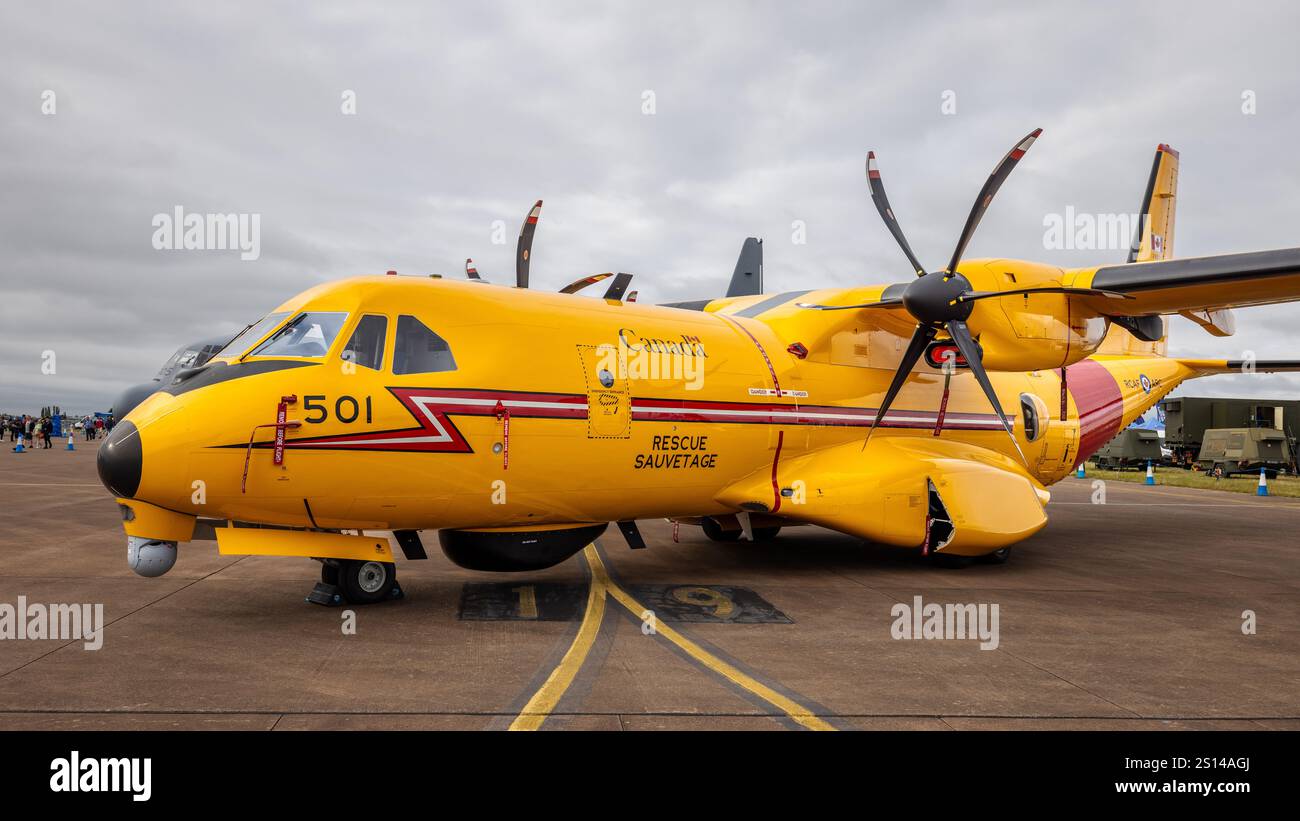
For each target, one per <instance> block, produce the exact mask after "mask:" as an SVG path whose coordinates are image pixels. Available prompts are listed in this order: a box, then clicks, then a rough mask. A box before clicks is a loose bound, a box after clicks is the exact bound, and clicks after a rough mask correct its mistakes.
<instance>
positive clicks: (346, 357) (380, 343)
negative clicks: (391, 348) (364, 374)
mask: <svg viewBox="0 0 1300 821" xmlns="http://www.w3.org/2000/svg"><path fill="white" fill-rule="evenodd" d="M387 335H388V317H386V316H378V315H376V314H367V315H366V316H363V317H361V321H360V322H358V323H357V328H356V330H354V331H353V332H352V338H351V339H349V340H348V344H346V345H344V346H343V351H342V353H341V354H340V356H341V357H342V358H343V361H344V362H351V363H353V364H354V365H360V366H361V367H363V368H370V369H371V370H375V371H377V370H379V369H380V368H381V367H383V364H384V337H385V336H387Z"/></svg>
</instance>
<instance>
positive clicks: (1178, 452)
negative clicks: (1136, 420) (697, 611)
mask: <svg viewBox="0 0 1300 821" xmlns="http://www.w3.org/2000/svg"><path fill="white" fill-rule="evenodd" d="M1160 406H1161V407H1162V408H1163V409H1164V412H1165V447H1167V448H1169V450H1170V452H1171V456H1170V461H1171V462H1172V464H1175V465H1178V466H1180V467H1184V468H1190V467H1192V466H1193V465H1195V464H1196V463H1197V459H1198V457H1199V456H1200V453H1201V446H1202V445H1203V444H1204V443H1205V434H1206V431H1210V430H1224V429H1242V428H1262V429H1265V430H1274V431H1278V432H1280V433H1281V434H1282V436H1283V437H1284V438H1285V439H1286V440H1287V444H1288V451H1289V453H1290V454H1291V457H1290V458H1291V460H1292V462H1293V463H1294V459H1295V452H1296V439H1295V437H1296V434H1297V432H1300V400H1294V399H1222V398H1212V397H1201V396H1176V397H1166V398H1165V399H1162V400H1160ZM1292 470H1294V464H1293V465H1292Z"/></svg>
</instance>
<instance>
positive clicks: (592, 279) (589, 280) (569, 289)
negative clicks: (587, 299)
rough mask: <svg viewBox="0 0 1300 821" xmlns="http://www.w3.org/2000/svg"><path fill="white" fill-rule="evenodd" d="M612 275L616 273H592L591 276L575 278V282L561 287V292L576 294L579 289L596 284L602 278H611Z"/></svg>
mask: <svg viewBox="0 0 1300 821" xmlns="http://www.w3.org/2000/svg"><path fill="white" fill-rule="evenodd" d="M612 276H614V275H613V274H592V275H591V276H589V277H583V278H582V279H575V280H574V281H573V282H570V283H569V284H568V285H565V286H564V287H563V288H561V289H560V293H562V294H576V293H577V292H578V291H581V290H582V289H583V288H586V287H587V286H588V285H595V284H596V283H597V282H600V281H601V280H602V279H609V278H610V277H612Z"/></svg>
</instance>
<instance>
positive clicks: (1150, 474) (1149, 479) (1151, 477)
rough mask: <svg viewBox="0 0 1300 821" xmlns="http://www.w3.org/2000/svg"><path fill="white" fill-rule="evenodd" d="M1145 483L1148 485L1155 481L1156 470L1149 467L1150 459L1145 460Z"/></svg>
mask: <svg viewBox="0 0 1300 821" xmlns="http://www.w3.org/2000/svg"><path fill="white" fill-rule="evenodd" d="M1146 483H1147V484H1148V485H1154V484H1155V483H1156V472H1155V470H1154V469H1153V468H1152V467H1151V460H1150V459H1148V460H1147V481H1146Z"/></svg>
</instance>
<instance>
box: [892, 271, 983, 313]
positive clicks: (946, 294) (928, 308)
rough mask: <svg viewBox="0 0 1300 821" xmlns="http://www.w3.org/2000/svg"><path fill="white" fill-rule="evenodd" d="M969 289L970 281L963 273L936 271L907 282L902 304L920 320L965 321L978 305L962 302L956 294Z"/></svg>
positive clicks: (958, 294)
mask: <svg viewBox="0 0 1300 821" xmlns="http://www.w3.org/2000/svg"><path fill="white" fill-rule="evenodd" d="M970 289H971V286H970V280H968V279H966V277H964V276H962V275H961V274H958V273H952V274H946V275H945V274H944V272H943V271H933V272H931V273H928V274H926V275H925V276H923V277H919V278H917V279H915V280H913V281H912V282H910V283H908V285H907V288H906V289H905V290H904V291H903V307H904V308H906V309H907V312H908V313H909V314H911V315H912V316H913V317H915V318H916V321H917V322H921V323H926V324H936V323H941V322H948V321H949V320H954V319H955V320H965V319H966V317H968V316H970V314H971V311H972V310H973V309H974V307H975V306H974V304H973V303H970V302H959V301H958V300H957V297H959V296H960V295H961V294H962V293H964V292H966V291H969V290H970Z"/></svg>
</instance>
